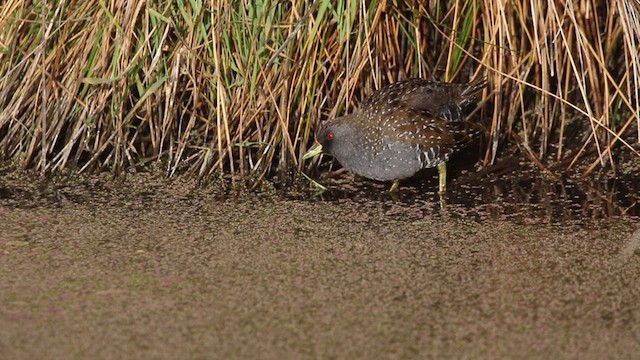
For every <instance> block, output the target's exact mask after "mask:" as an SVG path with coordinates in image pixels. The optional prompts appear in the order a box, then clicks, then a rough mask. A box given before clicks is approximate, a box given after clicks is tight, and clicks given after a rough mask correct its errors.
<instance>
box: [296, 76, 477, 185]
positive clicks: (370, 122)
mask: <svg viewBox="0 0 640 360" xmlns="http://www.w3.org/2000/svg"><path fill="white" fill-rule="evenodd" d="M486 85H487V81H486V79H484V78H482V79H479V80H476V81H473V82H470V83H467V84H458V83H449V82H441V81H435V80H427V79H420V78H415V79H408V80H404V81H399V82H395V83H392V84H390V85H387V86H386V87H383V88H381V89H379V90H378V91H376V92H374V93H372V94H371V95H370V96H369V97H367V98H365V100H364V101H363V102H362V104H361V105H360V106H359V107H358V108H357V109H356V110H355V111H353V112H352V113H350V114H347V115H345V116H341V117H336V118H333V119H330V120H328V121H325V122H324V123H323V124H321V126H320V128H319V130H318V131H317V132H316V136H315V145H314V146H313V147H312V148H311V149H309V151H307V152H306V153H305V154H304V155H303V160H306V159H309V158H312V157H315V156H317V155H319V154H320V153H324V154H328V155H332V156H333V157H334V158H335V159H337V160H338V162H339V163H340V164H341V165H342V166H343V167H344V168H346V169H347V170H349V171H351V172H353V173H355V174H357V175H360V176H362V177H365V178H368V179H373V180H378V181H393V185H392V186H391V189H390V191H391V192H392V193H393V192H395V191H397V190H398V187H399V184H400V180H403V179H406V178H409V177H412V176H413V175H415V174H416V173H417V172H418V171H420V170H422V169H426V168H432V167H436V166H437V167H438V174H439V184H438V191H439V193H440V194H444V193H445V192H446V176H447V175H446V162H447V161H448V160H449V158H450V157H451V155H453V154H454V153H455V152H457V151H459V150H461V149H462V148H464V147H465V146H466V145H468V144H469V143H470V142H471V141H472V140H473V138H474V137H475V136H476V135H478V134H479V133H480V132H482V131H483V129H484V128H483V127H482V125H480V124H478V123H475V122H472V121H470V120H467V119H466V117H467V113H468V110H469V109H470V107H472V106H473V107H475V106H476V102H477V99H478V95H479V93H480V92H481V91H482V90H483V89H484V88H485V86H486Z"/></svg>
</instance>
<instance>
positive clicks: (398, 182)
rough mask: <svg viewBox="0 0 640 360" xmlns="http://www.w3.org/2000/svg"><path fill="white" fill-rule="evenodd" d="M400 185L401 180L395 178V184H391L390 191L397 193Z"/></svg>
mask: <svg viewBox="0 0 640 360" xmlns="http://www.w3.org/2000/svg"><path fill="white" fill-rule="evenodd" d="M399 187H400V180H395V181H394V182H393V185H391V189H389V192H390V193H395V192H397V191H398V188H399Z"/></svg>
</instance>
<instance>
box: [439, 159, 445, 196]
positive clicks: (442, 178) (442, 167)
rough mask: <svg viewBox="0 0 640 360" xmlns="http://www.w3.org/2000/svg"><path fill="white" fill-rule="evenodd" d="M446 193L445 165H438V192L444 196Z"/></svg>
mask: <svg viewBox="0 0 640 360" xmlns="http://www.w3.org/2000/svg"><path fill="white" fill-rule="evenodd" d="M446 191H447V163H445V162H441V163H440V164H438V192H439V193H440V194H444V193H445V192H446Z"/></svg>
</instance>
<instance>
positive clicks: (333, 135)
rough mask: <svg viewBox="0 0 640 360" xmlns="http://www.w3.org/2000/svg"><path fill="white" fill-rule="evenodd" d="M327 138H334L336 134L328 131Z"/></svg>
mask: <svg viewBox="0 0 640 360" xmlns="http://www.w3.org/2000/svg"><path fill="white" fill-rule="evenodd" d="M324 137H325V138H326V139H327V140H333V139H335V138H336V134H334V133H332V132H328V133H327V135H325V136H324Z"/></svg>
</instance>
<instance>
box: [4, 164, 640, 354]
mask: <svg viewBox="0 0 640 360" xmlns="http://www.w3.org/2000/svg"><path fill="white" fill-rule="evenodd" d="M463 175H464V174H463ZM463 178H464V176H462V177H460V176H457V177H455V180H454V181H453V182H452V183H451V185H450V188H449V190H450V192H449V198H448V202H449V204H448V206H447V207H446V210H444V211H443V210H441V209H440V203H439V199H438V197H437V196H436V195H435V194H434V193H433V188H434V186H433V185H434V183H435V182H434V181H433V180H434V179H433V178H431V177H429V176H427V177H425V178H424V179H423V180H417V181H416V182H415V183H408V184H406V185H405V186H404V187H403V188H402V190H403V191H402V193H401V195H400V197H399V198H398V199H392V198H391V197H390V196H389V195H388V193H387V192H386V186H387V185H385V184H377V183H371V182H366V181H359V180H357V179H356V180H355V181H352V179H348V178H347V180H348V181H347V182H346V183H343V184H341V185H332V190H331V192H329V193H325V194H323V195H321V196H313V195H311V194H310V193H309V192H305V191H299V192H297V193H294V192H293V191H288V192H281V191H272V192H259V193H251V192H237V191H232V190H228V189H223V188H220V187H218V186H206V185H205V186H203V185H202V184H197V183H195V182H189V181H181V180H174V181H168V180H166V179H164V178H163V177H161V176H153V175H150V174H137V175H133V176H129V177H128V178H127V179H126V180H125V181H114V180H112V179H110V178H109V177H107V176H101V177H89V178H82V179H77V178H75V179H70V178H57V179H54V180H52V181H48V182H44V183H41V182H39V181H38V180H37V178H29V177H27V178H26V179H27V180H25V176H24V175H16V174H15V173H5V174H3V176H2V178H0V179H1V180H0V279H1V280H0V304H3V306H2V308H1V309H0V345H1V346H0V349H2V350H0V352H2V356H1V357H2V358H12V359H18V358H42V357H48V358H88V357H89V358H114V357H118V358H185V357H186V358H198V357H206V358H230V357H231V358H256V357H260V358H278V359H280V358H329V357H340V358H367V359H368V358H390V357H395V358H427V357H432V358H503V357H518V358H531V357H534V358H584V359H601V358H633V357H635V356H637V354H638V353H640V321H638V320H639V319H640V308H639V307H638V306H637V304H638V302H639V301H640V251H639V250H638V249H639V247H640V230H639V229H640V223H639V222H638V220H637V218H636V217H634V216H632V215H633V211H637V205H633V206H627V207H626V208H625V207H624V206H625V205H624V204H623V205H620V204H621V203H620V202H618V203H616V204H615V205H608V204H610V203H611V201H610V199H611V196H607V195H606V192H605V190H603V189H605V188H606V186H608V185H607V184H605V185H603V188H600V189H593V190H587V191H585V190H583V189H584V188H582V187H578V186H573V185H572V186H566V185H565V186H564V187H562V186H560V185H549V184H547V185H544V183H543V182H540V183H539V182H538V181H539V180H532V181H530V182H524V181H517V180H513V176H506V178H505V180H504V181H502V180H500V179H496V181H495V184H494V185H492V186H476V185H473V184H472V183H467V184H464V182H463V181H462V180H460V179H463ZM338 180H343V179H338ZM558 193H561V194H564V195H563V196H556V195H557V194H558ZM551 194H553V195H554V196H551ZM597 194H599V195H597ZM629 194H631V193H629ZM620 199H623V201H631V202H633V201H634V198H633V195H632V196H631V197H624V196H622V195H621V197H620ZM625 199H626V200H625ZM620 209H627V210H626V214H625V215H623V216H619V215H616V212H617V211H621V210H620ZM621 213H622V211H621Z"/></svg>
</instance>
